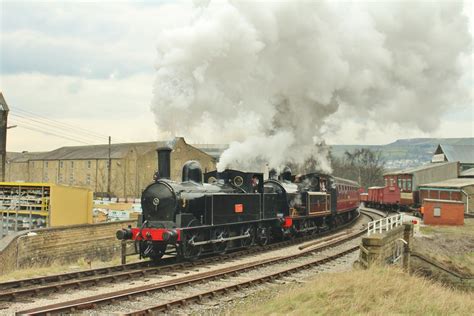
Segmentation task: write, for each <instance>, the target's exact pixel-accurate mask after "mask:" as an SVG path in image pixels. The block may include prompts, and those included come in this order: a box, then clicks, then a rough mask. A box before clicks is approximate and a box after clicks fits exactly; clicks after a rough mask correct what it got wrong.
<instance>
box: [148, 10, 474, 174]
mask: <svg viewBox="0 0 474 316" xmlns="http://www.w3.org/2000/svg"><path fill="white" fill-rule="evenodd" d="M181 6H183V16H182V19H180V17H177V21H178V22H176V24H177V25H174V26H173V27H171V28H169V29H166V30H164V31H162V32H161V33H160V34H159V38H158V60H157V78H156V83H155V86H154V98H153V101H152V110H153V111H154V113H155V117H156V122H157V125H158V129H159V130H160V131H161V133H162V135H163V132H168V133H169V135H168V136H175V135H180V136H185V137H186V138H187V139H191V140H192V141H205V142H217V143H224V142H225V143H229V142H230V148H229V149H228V150H227V151H225V152H224V153H223V155H222V156H221V159H220V162H219V164H218V168H219V169H220V170H222V169H224V168H227V167H232V168H237V169H244V170H259V169H262V166H263V165H265V164H266V163H268V164H269V166H270V167H276V168H281V167H282V166H283V165H284V164H286V163H288V162H291V163H294V164H302V163H304V162H305V161H306V160H307V159H309V158H311V157H313V158H315V159H316V160H317V163H318V165H319V168H320V169H322V170H325V171H330V164H329V162H328V161H327V158H326V157H327V153H326V150H325V147H324V146H318V144H320V143H321V142H322V141H323V139H324V136H325V135H327V134H328V133H331V132H333V131H334V128H337V126H335V124H333V123H332V124H328V121H330V119H331V117H332V116H334V114H335V113H337V112H338V110H339V111H342V110H341V109H343V110H344V115H347V117H348V118H355V117H359V118H360V119H362V120H374V121H377V122H379V124H380V125H381V126H382V125H384V124H387V123H396V124H399V125H400V126H401V127H402V128H406V127H410V128H418V129H419V130H422V131H432V130H433V129H435V128H436V127H437V126H438V124H439V122H440V117H441V115H442V114H443V113H444V112H446V110H447V109H448V108H449V107H451V106H453V105H459V104H465V102H471V100H472V95H471V94H470V92H469V90H470V89H468V87H467V83H466V82H464V81H463V80H465V79H462V78H463V72H465V71H466V68H467V70H469V69H471V70H472V64H471V63H472V61H471V58H470V55H469V54H471V36H470V34H469V32H468V19H467V17H466V16H464V15H462V2H455V1H449V2H447V1H446V2H444V1H443V2H439V3H436V2H413V1H411V2H402V1H400V2H386V3H382V4H380V3H378V4H377V3H361V2H357V3H351V4H348V3H338V2H306V1H304V2H303V1H302V2H297V1H288V2H275V3H268V2H265V3H264V2H250V1H247V2H237V1H235V2H217V3H216V2H208V1H204V2H202V3H198V4H194V6H192V7H190V6H191V5H189V4H182V5H181ZM189 12H191V14H189ZM463 67H464V68H463ZM471 80H472V79H471ZM339 114H340V113H339ZM339 124H340V125H342V124H344V121H341V122H339ZM336 125H337V124H336Z"/></svg>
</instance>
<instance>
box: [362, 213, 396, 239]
mask: <svg viewBox="0 0 474 316" xmlns="http://www.w3.org/2000/svg"><path fill="white" fill-rule="evenodd" d="M402 224H403V214H397V215H393V216H390V217H385V218H381V219H379V220H376V221H372V222H369V223H368V224H367V236H370V235H372V234H375V233H380V234H381V233H383V232H384V231H389V230H392V229H393V228H394V227H397V226H402Z"/></svg>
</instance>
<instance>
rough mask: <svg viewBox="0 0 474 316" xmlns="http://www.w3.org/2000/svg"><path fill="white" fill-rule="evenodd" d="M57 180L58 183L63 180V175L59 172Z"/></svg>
mask: <svg viewBox="0 0 474 316" xmlns="http://www.w3.org/2000/svg"><path fill="white" fill-rule="evenodd" d="M58 182H59V183H61V182H63V175H62V174H61V173H60V174H59V176H58Z"/></svg>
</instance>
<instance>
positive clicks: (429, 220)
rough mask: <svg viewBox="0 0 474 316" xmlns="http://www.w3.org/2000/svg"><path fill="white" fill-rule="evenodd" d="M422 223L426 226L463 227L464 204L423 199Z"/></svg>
mask: <svg viewBox="0 0 474 316" xmlns="http://www.w3.org/2000/svg"><path fill="white" fill-rule="evenodd" d="M423 208H424V213H423V222H424V223H425V224H426V225H464V203H462V202H459V201H450V200H437V199H425V200H424V202H423Z"/></svg>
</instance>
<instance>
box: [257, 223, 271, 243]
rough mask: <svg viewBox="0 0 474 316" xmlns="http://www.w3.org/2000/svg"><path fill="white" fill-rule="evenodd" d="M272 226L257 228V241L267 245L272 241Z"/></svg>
mask: <svg viewBox="0 0 474 316" xmlns="http://www.w3.org/2000/svg"><path fill="white" fill-rule="evenodd" d="M270 235H271V233H270V228H269V227H265V226H261V227H259V228H258V229H257V243H258V244H259V245H260V246H265V245H267V244H268V243H269V242H270Z"/></svg>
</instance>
